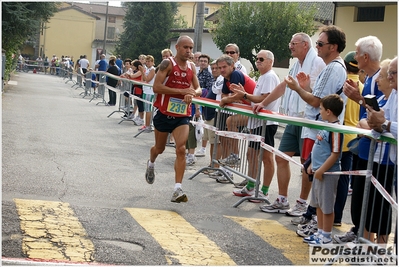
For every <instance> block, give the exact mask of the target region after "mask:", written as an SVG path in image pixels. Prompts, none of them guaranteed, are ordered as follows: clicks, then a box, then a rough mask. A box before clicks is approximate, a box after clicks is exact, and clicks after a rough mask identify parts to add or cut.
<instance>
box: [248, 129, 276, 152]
mask: <svg viewBox="0 0 399 267" xmlns="http://www.w3.org/2000/svg"><path fill="white" fill-rule="evenodd" d="M277 129H278V125H266V133H265V143H266V144H267V145H269V146H272V147H274V136H275V135H276V132H277ZM251 134H256V135H261V134H262V126H261V127H258V128H255V129H252V130H251ZM248 146H249V147H252V148H253V149H255V150H259V149H260V142H253V141H250V142H249V145H248Z"/></svg>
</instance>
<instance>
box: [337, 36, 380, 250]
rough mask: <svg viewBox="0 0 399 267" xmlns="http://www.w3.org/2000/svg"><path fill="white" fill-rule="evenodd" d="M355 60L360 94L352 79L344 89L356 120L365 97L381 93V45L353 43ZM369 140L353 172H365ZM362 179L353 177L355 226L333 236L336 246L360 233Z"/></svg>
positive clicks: (365, 39) (377, 42) (367, 41)
mask: <svg viewBox="0 0 399 267" xmlns="http://www.w3.org/2000/svg"><path fill="white" fill-rule="evenodd" d="M355 45H356V50H355V51H356V54H355V60H356V61H357V62H358V67H359V69H362V70H364V71H365V73H366V74H367V76H366V79H365V82H364V87H363V91H362V93H361V94H360V91H359V88H358V84H357V83H355V82H354V81H352V80H347V81H346V82H345V85H344V87H343V91H344V93H345V95H346V96H348V97H349V98H350V99H352V100H353V101H355V102H356V103H358V104H359V105H360V107H359V108H360V112H359V119H360V118H362V117H363V114H364V113H365V112H366V107H365V102H364V96H365V95H369V94H371V95H375V96H376V97H377V98H379V97H380V96H381V95H382V94H383V93H382V92H381V91H380V90H379V89H378V84H377V82H376V80H377V78H378V76H379V75H380V60H381V56H382V43H381V41H380V40H379V39H378V38H377V37H375V36H366V37H362V38H360V39H359V40H357V41H356V43H355ZM370 142H371V141H370V139H369V138H367V137H363V138H361V139H360V141H359V154H358V158H357V159H356V160H354V162H353V169H354V170H366V169H367V162H368V156H369V149H370ZM363 189H364V178H363V177H359V176H353V177H352V201H351V217H352V223H353V225H354V227H352V229H351V230H349V231H348V232H346V233H345V234H344V235H335V236H334V239H335V241H336V242H338V243H346V242H352V241H353V240H355V239H356V237H357V233H358V231H359V224H360V216H361V209H359V207H361V205H362V200H363Z"/></svg>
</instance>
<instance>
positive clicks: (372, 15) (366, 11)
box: [356, 6, 385, 21]
mask: <svg viewBox="0 0 399 267" xmlns="http://www.w3.org/2000/svg"><path fill="white" fill-rule="evenodd" d="M384 14H385V7H384V6H382V7H358V8H357V17H356V21H384Z"/></svg>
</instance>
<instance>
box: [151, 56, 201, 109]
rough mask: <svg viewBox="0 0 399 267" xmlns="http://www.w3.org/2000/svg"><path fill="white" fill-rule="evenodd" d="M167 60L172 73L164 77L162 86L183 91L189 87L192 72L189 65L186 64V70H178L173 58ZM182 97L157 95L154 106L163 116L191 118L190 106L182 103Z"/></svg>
mask: <svg viewBox="0 0 399 267" xmlns="http://www.w3.org/2000/svg"><path fill="white" fill-rule="evenodd" d="M169 60H170V61H171V62H172V64H173V67H172V71H171V72H170V73H169V76H168V77H166V80H165V82H164V84H165V85H166V86H168V87H171V88H175V89H182V90H185V89H187V88H188V87H190V85H191V81H192V79H193V75H194V72H193V70H192V69H191V64H190V63H186V64H187V69H186V70H182V69H180V67H179V65H178V64H177V63H176V61H175V59H174V58H173V57H170V58H169ZM183 99H184V95H169V94H157V96H156V99H155V102H154V106H155V107H156V108H158V110H159V111H160V112H162V113H163V114H164V115H168V116H173V117H190V116H191V104H190V105H188V104H186V103H185V102H183Z"/></svg>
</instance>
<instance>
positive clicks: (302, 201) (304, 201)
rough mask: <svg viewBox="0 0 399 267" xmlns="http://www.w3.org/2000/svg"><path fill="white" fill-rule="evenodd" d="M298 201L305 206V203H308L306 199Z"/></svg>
mask: <svg viewBox="0 0 399 267" xmlns="http://www.w3.org/2000/svg"><path fill="white" fill-rule="evenodd" d="M297 201H298V202H301V204H305V203H306V199H302V198H298V200H297Z"/></svg>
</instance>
